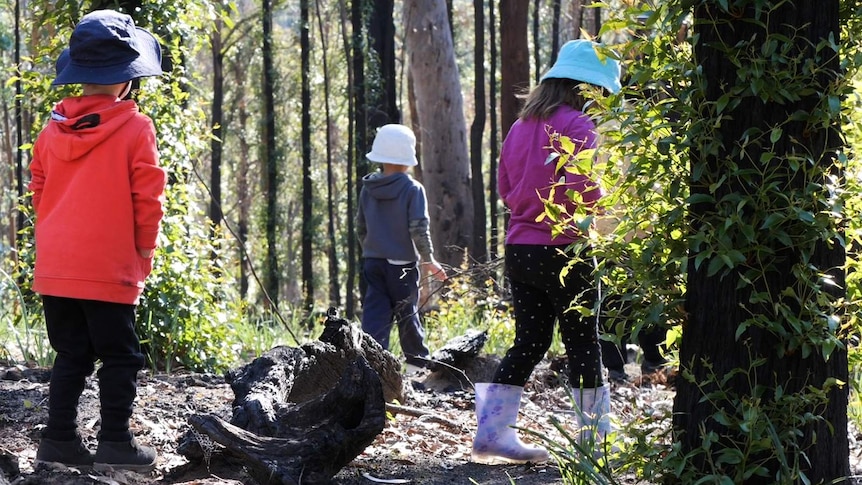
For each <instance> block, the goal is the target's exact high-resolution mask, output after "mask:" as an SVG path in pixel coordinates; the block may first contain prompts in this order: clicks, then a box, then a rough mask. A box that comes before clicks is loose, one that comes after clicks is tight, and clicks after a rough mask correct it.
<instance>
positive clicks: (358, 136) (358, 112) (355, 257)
mask: <svg viewBox="0 0 862 485" xmlns="http://www.w3.org/2000/svg"><path fill="white" fill-rule="evenodd" d="M350 5H351V7H350V8H351V10H350V24H351V27H352V29H353V38H352V50H351V57H350V59H351V60H352V62H353V84H352V85H351V89H352V92H353V110H354V111H353V116H351V119H353V120H355V122H356V124H355V126H354V137H353V139H354V140H355V143H356V145H355V147H354V148H355V149H354V151H353V157H351V158H350V159H349V161H348V164H350V163H351V162H354V163H355V166H354V169H355V170H354V171H353V172H355V174H356V176H355V178H354V180H355V181H356V183H355V185H354V187H353V191H352V192H351V194H352V197H353V198H352V200H353V202H354V203H353V204H351V203H350V202H351V201H348V211H349V214H350V221H349V227H350V240H351V243H350V244H349V245H348V250H349V252H350V253H351V257H350V262H351V265H352V266H351V267H352V268H353V271H352V272H351V271H350V270H349V269H348V276H347V280H348V286H347V287H348V288H351V286H350V283H351V282H353V281H354V280H357V279H358V283H359V284H358V285H356V286H357V287H358V288H359V295H360V301H361V295H362V293H363V288H364V280H363V278H361V277H359V278H357V276H358V275H359V274H360V273H361V271H358V269H359V268H361V267H362V265H361V260H362V259H361V258H362V254H361V253H359V251H357V250H358V249H359V241H357V240H356V229H355V225H354V221H353V218H354V214H356V210H357V208H356V203H355V201H358V200H359V191H360V190H361V189H362V187H361V186H360V184H359V181H360V180H362V177H363V176H365V175H366V174H367V173H368V162H367V161H366V160H365V153H366V152H367V151H368V150H367V149H368V141H369V133H368V106H367V105H366V99H365V50H364V49H363V47H362V46H363V44H364V42H363V37H362V32H363V31H364V29H365V25H364V24H365V23H364V18H363V15H362V12H363V9H364V8H365V0H353V1H352V2H351V3H350ZM356 307H357V302H356V299H355V295H354V293H353V292H352V291H351V292H350V293H349V294H348V296H347V317H348V318H352V316H353V315H354V314H355V312H356Z"/></svg>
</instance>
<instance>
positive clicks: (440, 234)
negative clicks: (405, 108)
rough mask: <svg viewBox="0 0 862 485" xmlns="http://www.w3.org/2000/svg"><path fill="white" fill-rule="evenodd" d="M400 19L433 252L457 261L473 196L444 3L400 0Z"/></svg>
mask: <svg viewBox="0 0 862 485" xmlns="http://www.w3.org/2000/svg"><path fill="white" fill-rule="evenodd" d="M404 24H405V31H406V44H407V52H408V53H409V66H410V70H411V72H412V74H413V82H414V87H415V90H416V107H417V113H416V114H417V119H418V121H419V126H420V127H421V131H422V148H421V163H422V177H423V182H424V183H425V186H426V187H428V188H429V190H428V191H427V192H428V208H429V213H430V216H431V238H432V240H433V242H434V252H435V255H436V256H437V258H438V259H439V260H440V261H441V262H443V263H445V264H448V265H450V266H453V267H460V266H461V264H462V262H463V260H464V253H465V251H466V250H467V249H468V248H469V246H470V244H471V241H472V239H473V199H472V197H471V181H470V158H469V156H468V150H467V122H466V120H465V119H464V103H463V98H462V97H461V83H460V79H459V75H458V66H457V64H456V63H455V51H454V46H453V45H452V35H451V34H450V29H449V19H448V16H447V14H446V8H445V4H444V3H442V2H436V1H433V0H408V1H405V2H404ZM477 176H479V174H477Z"/></svg>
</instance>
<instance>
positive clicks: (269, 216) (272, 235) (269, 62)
mask: <svg viewBox="0 0 862 485" xmlns="http://www.w3.org/2000/svg"><path fill="white" fill-rule="evenodd" d="M262 14H263V52H262V55H263V89H262V96H263V136H264V140H263V147H264V149H263V165H264V167H266V171H265V175H264V180H263V187H264V190H263V192H264V194H265V196H266V211H265V212H264V218H265V226H266V275H265V277H266V280H265V281H266V283H265V287H264V291H265V292H266V294H267V296H268V299H269V303H270V304H272V305H273V306H276V307H277V306H278V296H279V295H278V293H279V286H280V284H279V268H278V249H277V245H276V239H277V237H278V234H277V229H278V185H279V184H278V159H277V158H278V157H277V154H278V150H277V147H276V145H275V74H276V73H275V67H274V65H273V52H272V0H263V11H262Z"/></svg>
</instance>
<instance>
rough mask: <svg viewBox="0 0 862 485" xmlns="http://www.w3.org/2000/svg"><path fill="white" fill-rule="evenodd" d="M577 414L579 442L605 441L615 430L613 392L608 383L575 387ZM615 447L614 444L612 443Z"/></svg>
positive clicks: (596, 442) (594, 442)
mask: <svg viewBox="0 0 862 485" xmlns="http://www.w3.org/2000/svg"><path fill="white" fill-rule="evenodd" d="M574 401H575V402H574V405H575V410H574V411H575V415H576V416H577V418H578V423H577V424H578V430H579V433H578V443H579V444H582V445H593V444H601V443H603V442H604V441H605V440H606V439H607V438H608V436H609V435H610V434H611V432H612V431H613V428H612V427H611V392H610V388H609V387H608V386H607V385H604V386H602V387H595V388H585V389H574ZM611 447H612V448H614V445H613V444H611Z"/></svg>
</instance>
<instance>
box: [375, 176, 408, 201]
mask: <svg viewBox="0 0 862 485" xmlns="http://www.w3.org/2000/svg"><path fill="white" fill-rule="evenodd" d="M362 185H363V187H365V190H367V191H368V193H370V194H371V196H372V197H374V198H375V199H378V200H385V199H397V198H398V196H399V194H401V193H402V192H404V191H405V190H407V189H408V188H409V187H411V186H412V185H413V182H412V181H411V180H410V176H409V175H407V174H406V173H395V174H392V175H386V176H384V175H383V173H381V172H375V173H370V174H368V175H366V176H365V177H362Z"/></svg>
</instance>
